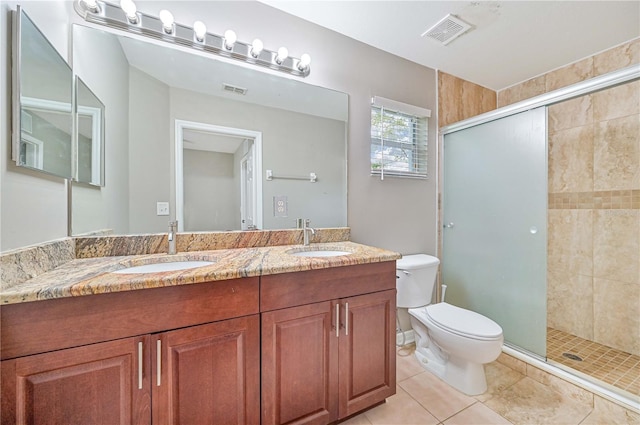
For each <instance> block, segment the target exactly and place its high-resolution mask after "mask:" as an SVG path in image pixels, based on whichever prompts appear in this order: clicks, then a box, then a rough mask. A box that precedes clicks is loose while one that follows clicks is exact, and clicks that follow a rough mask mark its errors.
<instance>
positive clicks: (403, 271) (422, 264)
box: [396, 254, 440, 308]
mask: <svg viewBox="0 0 640 425" xmlns="http://www.w3.org/2000/svg"><path fill="white" fill-rule="evenodd" d="M439 264H440V260H438V259H437V258H436V257H433V256H431V255H426V254H413V255H405V256H403V257H402V258H401V259H399V260H398V261H397V262H396V276H397V278H396V289H397V290H398V293H397V295H396V297H397V301H396V303H397V306H398V307H401V308H415V307H421V306H424V305H428V304H431V297H432V294H433V286H434V285H435V283H436V276H437V274H438V265H439Z"/></svg>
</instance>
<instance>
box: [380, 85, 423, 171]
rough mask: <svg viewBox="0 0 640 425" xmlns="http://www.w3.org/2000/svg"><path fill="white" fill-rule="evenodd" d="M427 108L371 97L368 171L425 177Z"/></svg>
mask: <svg viewBox="0 0 640 425" xmlns="http://www.w3.org/2000/svg"><path fill="white" fill-rule="evenodd" d="M430 115H431V112H430V111H429V110H428V109H423V108H419V107H416V106H412V105H407V104H404V103H400V102H395V101H393V100H389V99H384V98H380V97H374V98H373V99H372V102H371V174H372V175H379V176H380V178H381V179H384V177H385V176H395V177H414V178H427V118H428V117H429V116H430Z"/></svg>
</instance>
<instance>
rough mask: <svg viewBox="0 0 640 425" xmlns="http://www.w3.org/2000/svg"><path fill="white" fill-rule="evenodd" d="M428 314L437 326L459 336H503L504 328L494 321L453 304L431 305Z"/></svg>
mask: <svg viewBox="0 0 640 425" xmlns="http://www.w3.org/2000/svg"><path fill="white" fill-rule="evenodd" d="M426 313H427V316H428V317H429V319H431V321H433V322H434V323H435V324H437V325H439V326H441V327H443V328H444V329H447V330H449V331H451V332H453V333H456V334H459V335H463V336H470V337H479V338H498V337H499V336H501V335H502V328H501V327H500V325H498V324H497V323H496V322H494V321H493V320H491V319H489V318H488V317H485V316H483V315H481V314H478V313H476V312H474V311H470V310H465V309H464V308H460V307H456V306H454V305H451V304H447V303H439V304H431V305H430V306H427V308H426Z"/></svg>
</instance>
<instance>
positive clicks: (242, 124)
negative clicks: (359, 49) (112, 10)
mask: <svg viewBox="0 0 640 425" xmlns="http://www.w3.org/2000/svg"><path fill="white" fill-rule="evenodd" d="M73 70H74V72H75V73H76V74H77V75H78V76H79V78H81V79H82V81H84V82H85V83H86V85H87V86H89V87H91V90H92V92H93V93H94V94H95V96H96V97H97V98H99V99H100V101H101V103H102V104H103V106H104V107H103V111H104V118H105V133H104V146H105V147H106V152H105V156H106V162H105V164H106V169H105V185H104V187H88V186H86V185H79V184H74V185H73V192H72V228H73V234H85V233H90V232H96V231H109V232H113V233H115V234H140V233H159V232H165V231H166V230H167V223H168V221H169V220H170V219H173V218H175V217H180V221H181V223H180V229H181V230H183V231H223V230H242V229H252V228H258V229H283V228H293V227H295V223H296V221H295V219H296V218H310V219H311V222H312V225H313V226H317V227H342V226H346V225H347V193H346V192H347V169H346V133H347V114H348V96H347V95H346V94H344V93H339V92H336V91H333V90H329V89H326V88H321V87H316V86H312V85H310V84H306V83H303V82H301V81H299V80H294V79H291V78H285V77H281V76H276V75H273V74H272V73H266V72H262V71H259V70H256V69H254V68H251V67H247V66H244V65H238V64H232V63H229V62H226V61H223V60H218V59H215V58H212V57H210V56H207V55H205V54H199V53H198V52H191V51H186V50H185V49H183V48H179V47H174V46H171V45H168V44H167V43H162V42H158V41H155V40H149V41H147V40H142V39H141V38H139V37H135V36H134V37H131V36H125V35H120V34H115V33H112V32H109V31H103V30H98V29H95V28H90V27H86V26H82V25H73ZM267 174H268V176H269V177H267ZM314 175H315V178H312V176H314Z"/></svg>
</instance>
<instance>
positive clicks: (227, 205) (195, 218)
mask: <svg viewBox="0 0 640 425" xmlns="http://www.w3.org/2000/svg"><path fill="white" fill-rule="evenodd" d="M182 160H183V164H184V229H185V231H195V232H198V231H207V230H209V231H211V230H237V229H239V228H240V227H239V226H240V204H239V202H237V201H239V199H237V196H236V193H237V192H238V187H239V182H238V180H236V179H235V178H234V161H235V158H234V155H233V154H230V153H222V152H207V151H199V150H191V149H185V150H184V152H183V157H182Z"/></svg>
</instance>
